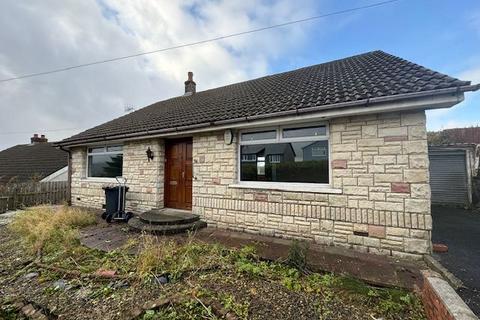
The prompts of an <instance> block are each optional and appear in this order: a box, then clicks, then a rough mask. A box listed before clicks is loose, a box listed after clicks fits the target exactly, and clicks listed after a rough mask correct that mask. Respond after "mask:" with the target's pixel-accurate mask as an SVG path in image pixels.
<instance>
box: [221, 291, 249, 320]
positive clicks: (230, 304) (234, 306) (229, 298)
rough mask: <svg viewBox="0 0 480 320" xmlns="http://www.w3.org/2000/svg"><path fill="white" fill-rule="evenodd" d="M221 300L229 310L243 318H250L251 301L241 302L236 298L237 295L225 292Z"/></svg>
mask: <svg viewBox="0 0 480 320" xmlns="http://www.w3.org/2000/svg"><path fill="white" fill-rule="evenodd" d="M220 301H221V303H222V305H223V306H224V307H225V309H226V310H227V311H231V312H233V313H235V314H236V315H237V317H239V318H241V319H247V318H248V308H249V307H250V303H248V302H243V303H239V302H237V301H236V300H235V297H234V296H233V295H231V294H223V295H221V296H220Z"/></svg>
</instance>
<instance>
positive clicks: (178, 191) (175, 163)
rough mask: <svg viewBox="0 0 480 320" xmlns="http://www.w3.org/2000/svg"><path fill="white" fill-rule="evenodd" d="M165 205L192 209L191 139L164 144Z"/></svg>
mask: <svg viewBox="0 0 480 320" xmlns="http://www.w3.org/2000/svg"><path fill="white" fill-rule="evenodd" d="M165 207H168V208H176V209H185V210H191V209H192V140H191V139H188V140H171V141H167V142H166V145H165Z"/></svg>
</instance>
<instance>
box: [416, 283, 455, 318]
mask: <svg viewBox="0 0 480 320" xmlns="http://www.w3.org/2000/svg"><path fill="white" fill-rule="evenodd" d="M421 296H422V302H423V305H424V308H425V313H426V314H427V319H428V320H455V318H454V317H453V316H452V315H451V314H450V312H448V309H447V307H446V306H445V304H444V303H443V301H442V300H441V299H440V297H439V296H438V295H437V294H436V293H435V290H433V288H432V285H431V284H430V282H429V281H428V279H427V278H426V277H424V281H423V288H422V292H421Z"/></svg>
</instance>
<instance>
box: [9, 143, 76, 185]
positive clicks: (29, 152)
mask: <svg viewBox="0 0 480 320" xmlns="http://www.w3.org/2000/svg"><path fill="white" fill-rule="evenodd" d="M67 157H68V154H67V153H66V152H65V151H62V150H59V149H57V148H55V147H54V146H53V143H38V144H19V145H16V146H14V147H11V148H8V149H5V150H3V151H0V184H3V183H7V182H9V181H11V180H12V179H14V181H15V182H26V181H30V180H31V179H32V178H36V179H43V178H45V177H46V176H48V175H50V174H52V173H54V172H56V171H58V170H60V169H62V168H64V167H66V166H67V165H68V158H67Z"/></svg>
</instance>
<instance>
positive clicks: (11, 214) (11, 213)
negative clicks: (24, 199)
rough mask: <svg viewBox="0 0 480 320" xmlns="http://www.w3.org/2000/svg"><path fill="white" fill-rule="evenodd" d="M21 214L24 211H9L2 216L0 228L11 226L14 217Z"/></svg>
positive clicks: (0, 216) (0, 215) (0, 217)
mask: <svg viewBox="0 0 480 320" xmlns="http://www.w3.org/2000/svg"><path fill="white" fill-rule="evenodd" d="M19 212H22V210H16V211H8V212H5V213H2V214H0V226H5V225H7V224H9V223H10V221H11V220H12V219H13V217H14V216H15V215H16V214H18V213H19Z"/></svg>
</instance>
